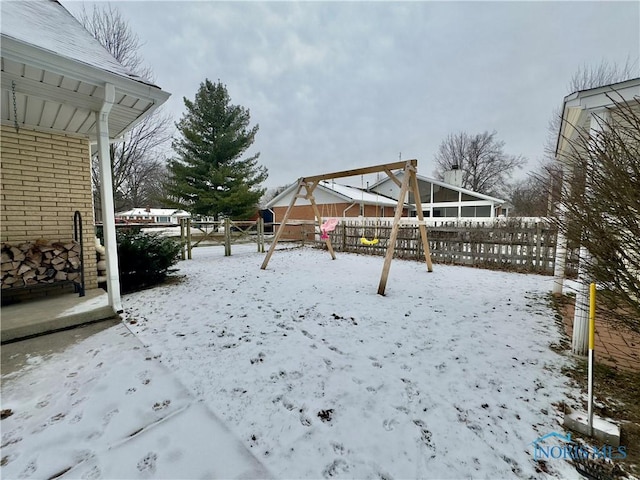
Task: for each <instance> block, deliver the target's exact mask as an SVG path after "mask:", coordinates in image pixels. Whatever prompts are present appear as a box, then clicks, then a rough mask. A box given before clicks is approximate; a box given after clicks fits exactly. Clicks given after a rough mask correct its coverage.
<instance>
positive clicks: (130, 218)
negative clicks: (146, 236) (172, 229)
mask: <svg viewBox="0 0 640 480" xmlns="http://www.w3.org/2000/svg"><path fill="white" fill-rule="evenodd" d="M189 217H191V214H190V213H189V212H185V211H184V210H175V209H172V208H133V209H131V210H127V211H126V212H119V213H116V222H118V221H119V220H120V221H124V222H129V223H136V222H139V223H172V224H175V225H178V224H179V223H180V219H182V218H189Z"/></svg>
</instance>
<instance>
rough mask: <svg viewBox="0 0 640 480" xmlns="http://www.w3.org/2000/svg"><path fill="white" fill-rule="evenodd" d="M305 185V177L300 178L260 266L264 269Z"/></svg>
mask: <svg viewBox="0 0 640 480" xmlns="http://www.w3.org/2000/svg"><path fill="white" fill-rule="evenodd" d="M304 186H305V182H304V179H302V178H300V179H299V180H298V188H297V190H296V193H295V194H294V195H293V196H292V197H291V202H290V203H289V208H287V211H286V212H285V214H284V217H283V218H282V222H281V223H280V227H279V228H278V231H277V232H276V236H275V237H273V242H271V246H270V247H269V251H268V252H267V256H266V257H265V258H264V261H263V262H262V266H261V267H260V268H261V269H262V270H264V269H265V268H267V264H268V263H269V260H270V259H271V255H273V251H274V250H275V249H276V245H277V244H278V240H280V237H281V236H282V232H283V231H284V227H285V226H286V224H287V220H288V219H289V215H290V214H291V209H292V208H293V206H294V205H295V203H296V200H297V199H298V194H299V193H300V190H302V187H304Z"/></svg>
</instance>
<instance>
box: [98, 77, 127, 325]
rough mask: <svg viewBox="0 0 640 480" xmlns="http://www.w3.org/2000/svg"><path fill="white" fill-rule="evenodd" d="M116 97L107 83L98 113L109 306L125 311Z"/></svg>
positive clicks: (111, 86)
mask: <svg viewBox="0 0 640 480" xmlns="http://www.w3.org/2000/svg"><path fill="white" fill-rule="evenodd" d="M114 100H115V88H114V86H113V85H111V84H109V83H107V84H105V95H104V102H103V104H102V108H101V109H100V111H99V112H96V129H97V137H98V158H99V159H100V196H101V199H102V225H103V227H102V228H103V232H104V246H105V249H106V252H107V255H106V256H107V258H106V261H107V290H108V292H107V293H108V297H109V305H110V306H111V307H113V309H114V310H115V311H116V313H120V312H122V300H121V298H120V276H119V275H118V247H117V242H116V221H115V211H114V209H115V207H114V202H113V177H112V172H111V155H110V154H109V112H110V111H111V107H112V106H113V102H114Z"/></svg>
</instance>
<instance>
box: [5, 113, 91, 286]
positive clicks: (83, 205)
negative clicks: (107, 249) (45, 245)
mask: <svg viewBox="0 0 640 480" xmlns="http://www.w3.org/2000/svg"><path fill="white" fill-rule="evenodd" d="M0 171H1V174H2V179H1V186H2V193H1V202H2V205H1V206H0V213H1V216H0V220H1V222H2V225H1V228H0V239H1V241H2V242H6V243H10V244H18V243H22V242H25V241H33V240H38V239H45V240H48V241H60V242H68V241H70V240H71V239H72V238H73V215H74V212H75V211H76V210H78V211H80V213H81V215H82V222H83V225H82V227H83V236H84V238H83V243H84V265H85V287H86V288H87V289H91V288H97V286H98V280H97V269H96V252H95V228H94V219H93V198H92V193H91V162H90V151H89V141H88V139H86V138H83V137H76V136H71V135H62V134H54V133H43V132H39V131H34V130H29V129H26V128H21V129H20V130H19V132H16V130H15V128H14V127H10V126H7V125H2V126H1V129H0Z"/></svg>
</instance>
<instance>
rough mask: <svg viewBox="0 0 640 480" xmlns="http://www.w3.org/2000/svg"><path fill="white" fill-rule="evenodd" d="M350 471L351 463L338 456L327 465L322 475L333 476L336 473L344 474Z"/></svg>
mask: <svg viewBox="0 0 640 480" xmlns="http://www.w3.org/2000/svg"><path fill="white" fill-rule="evenodd" d="M348 471H349V464H347V462H345V461H344V460H343V459H341V458H338V459H336V460H334V461H333V462H331V463H330V464H329V465H327V467H326V468H325V469H324V470H323V471H322V476H323V477H324V478H332V477H335V476H336V475H339V476H342V474H345V473H347V472H348Z"/></svg>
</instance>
